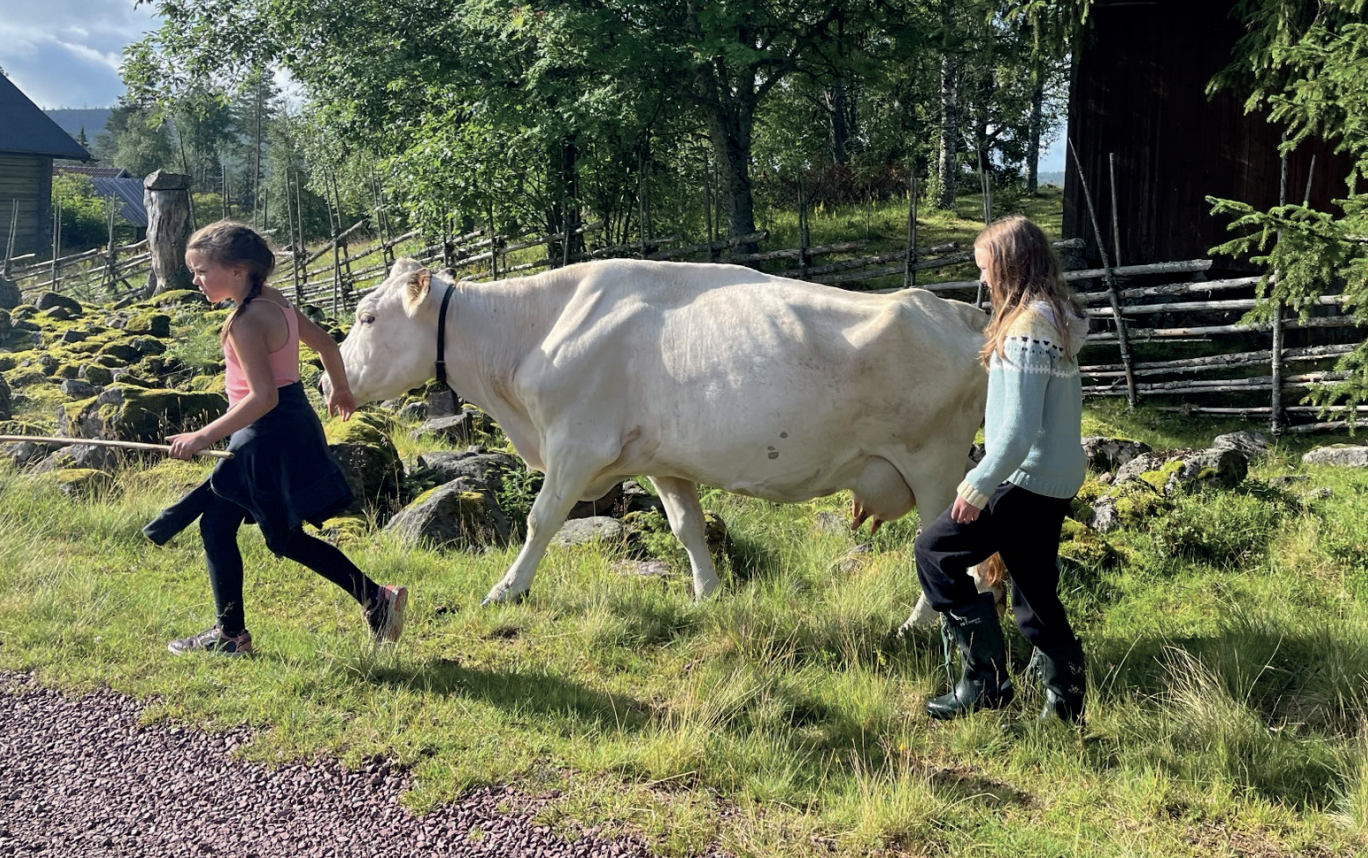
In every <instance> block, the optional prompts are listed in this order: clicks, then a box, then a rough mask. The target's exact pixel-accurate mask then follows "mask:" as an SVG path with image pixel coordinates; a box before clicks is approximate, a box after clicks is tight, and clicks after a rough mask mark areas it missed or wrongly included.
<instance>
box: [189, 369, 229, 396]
mask: <svg viewBox="0 0 1368 858" xmlns="http://www.w3.org/2000/svg"><path fill="white" fill-rule="evenodd" d="M186 386H187V387H189V388H190V389H191V390H200V391H204V392H205V393H222V394H224V395H225V396H227V394H228V378H227V377H226V376H225V375H224V374H223V373H221V372H219V373H215V374H214V375H197V376H195V377H194V378H192V379H190V382H189V384H187V385H186Z"/></svg>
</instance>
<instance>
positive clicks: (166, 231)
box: [143, 170, 194, 298]
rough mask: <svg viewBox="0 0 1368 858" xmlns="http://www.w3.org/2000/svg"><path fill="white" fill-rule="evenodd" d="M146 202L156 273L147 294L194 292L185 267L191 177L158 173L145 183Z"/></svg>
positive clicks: (148, 229)
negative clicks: (187, 290)
mask: <svg viewBox="0 0 1368 858" xmlns="http://www.w3.org/2000/svg"><path fill="white" fill-rule="evenodd" d="M143 203H144V204H145V205H146V206H147V246H148V250H149V251H150V252H151V254H152V270H151V273H149V274H148V276H147V287H146V288H145V289H144V295H145V296H146V297H149V298H150V297H151V296H153V295H157V294H160V293H162V292H169V291H172V290H175V289H193V288H194V283H193V278H191V276H190V271H189V269H187V268H186V267H185V244H186V242H187V240H189V238H190V177H189V176H185V175H181V174H180V173H168V172H166V171H165V170H155V171H153V173H152V175H150V176H148V177H147V178H146V179H144V180H143Z"/></svg>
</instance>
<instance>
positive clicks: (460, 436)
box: [410, 408, 494, 444]
mask: <svg viewBox="0 0 1368 858" xmlns="http://www.w3.org/2000/svg"><path fill="white" fill-rule="evenodd" d="M493 431H494V421H493V420H491V419H490V418H489V415H487V414H485V413H484V412H483V411H476V410H475V409H473V408H462V409H461V410H460V411H459V412H458V413H456V414H452V415H449V416H444V417H432V418H429V419H427V420H424V421H423V422H422V423H421V424H419V426H418V428H417V429H414V430H413V432H411V433H410V436H411V437H413V438H426V437H436V438H440V439H442V440H443V441H446V442H447V443H449V444H469V443H471V442H472V441H474V440H475V438H476V437H477V436H478V435H480V434H485V435H488V434H489V433H491V432H493Z"/></svg>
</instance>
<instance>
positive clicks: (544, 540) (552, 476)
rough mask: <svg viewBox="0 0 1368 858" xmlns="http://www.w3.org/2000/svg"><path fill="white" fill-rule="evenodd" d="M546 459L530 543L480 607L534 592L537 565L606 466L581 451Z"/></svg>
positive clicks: (529, 532) (534, 504)
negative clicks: (543, 478) (572, 511)
mask: <svg viewBox="0 0 1368 858" xmlns="http://www.w3.org/2000/svg"><path fill="white" fill-rule="evenodd" d="M547 458H548V463H547V469H546V479H545V481H543V483H542V488H541V491H540V492H538V493H537V499H536V500H535V501H533V502H532V511H531V512H530V513H528V515H527V539H526V540H525V541H524V542H523V547H522V550H521V551H519V552H518V556H517V558H516V559H515V560H514V561H513V565H512V566H510V567H508V572H507V573H506V574H505V575H504V576H503V578H502V579H501V580H500V581H499V583H497V584H495V585H494V588H493V589H492V590H490V591H489V593H488V594H487V595H486V596H485V597H484V599H483V600H482V601H481V602H480V604H481V605H489V604H492V603H496V602H512V601H516V600H517V599H519V598H521V597H522V596H524V595H526V594H527V591H529V590H531V589H532V579H533V577H534V576H535V575H536V574H537V564H538V563H540V562H541V559H542V556H543V555H544V554H546V547H547V546H548V545H550V544H551V539H552V537H554V536H555V535H556V532H557V531H559V530H560V529H561V526H562V525H564V524H565V517H566V516H567V515H569V514H570V509H571V507H573V506H574V505H575V503H576V502H577V501H578V500H580V498H581V497H582V496H583V495H584V492H585V489H586V488H587V487H588V485H589V482H590V479H591V478H592V477H593V476H594V475H595V474H597V473H598V470H599V469H600V468H601V467H603V464H604V462H605V460H604V459H603V458H602V457H601V456H599V455H584V454H582V453H581V452H580V451H576V452H575V453H574V454H570V455H564V454H562V456H560V457H557V458H554V459H552V458H551V457H550V456H549V455H548V457H547ZM607 461H611V458H610V459H608V460H607ZM562 463H565V464H562Z"/></svg>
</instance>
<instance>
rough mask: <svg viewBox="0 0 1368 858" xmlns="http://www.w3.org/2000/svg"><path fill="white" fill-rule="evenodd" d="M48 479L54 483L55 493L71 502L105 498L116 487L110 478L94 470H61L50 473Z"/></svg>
mask: <svg viewBox="0 0 1368 858" xmlns="http://www.w3.org/2000/svg"><path fill="white" fill-rule="evenodd" d="M50 479H52V480H53V481H54V482H56V484H57V491H59V492H61V493H62V494H63V495H65V496H67V497H69V498H72V499H73V500H90V499H93V498H105V497H108V496H110V495H111V494H113V493H114V491H115V488H116V487H117V485H118V484H117V483H116V482H115V480H114V478H113V477H112V476H110V475H109V474H107V473H105V472H104V471H97V470H95V469H94V468H62V469H61V470H58V471H52V472H51V477H50Z"/></svg>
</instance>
